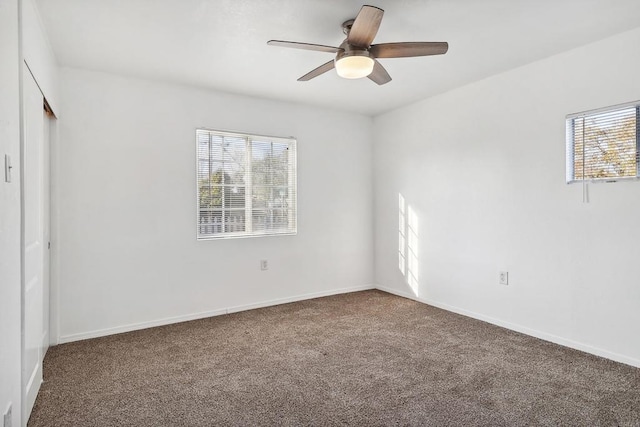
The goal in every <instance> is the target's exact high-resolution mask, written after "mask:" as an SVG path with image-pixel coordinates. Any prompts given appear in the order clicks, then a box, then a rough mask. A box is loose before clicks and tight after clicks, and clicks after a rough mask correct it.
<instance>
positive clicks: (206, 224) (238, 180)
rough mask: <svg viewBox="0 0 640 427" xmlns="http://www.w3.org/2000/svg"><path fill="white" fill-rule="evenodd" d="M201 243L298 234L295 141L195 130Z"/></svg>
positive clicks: (199, 236)
mask: <svg viewBox="0 0 640 427" xmlns="http://www.w3.org/2000/svg"><path fill="white" fill-rule="evenodd" d="M196 151H197V157H198V159H197V161H198V164H197V174H198V176H197V181H198V182H197V191H198V219H197V222H198V223H197V229H198V239H212V238H225V237H246V236H263V235H276V234H295V233H296V232H297V225H296V222H297V218H296V141H295V139H292V138H274V137H267V136H257V135H246V134H240V133H229V132H220V131H213V130H205V129H198V130H196Z"/></svg>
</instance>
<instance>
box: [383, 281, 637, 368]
mask: <svg viewBox="0 0 640 427" xmlns="http://www.w3.org/2000/svg"><path fill="white" fill-rule="evenodd" d="M376 289H378V290H381V291H383V292H387V293H390V294H394V295H398V296H401V297H404V298H408V299H412V300H414V301H418V302H421V303H423V304H428V305H432V306H434V307H438V308H441V309H443V310H447V311H451V312H453V313H457V314H461V315H463V316H467V317H471V318H473V319H478V320H482V321H483V322H487V323H491V324H493V325H496V326H500V327H503V328H506V329H510V330H512V331H516V332H520V333H522V334H525V335H529V336H532V337H535V338H540V339H542V340H545V341H549V342H552V343H554V344H559V345H562V346H565V347H569V348H572V349H574V350H580V351H584V352H585V353H589V354H593V355H595V356H600V357H604V358H605V359H610V360H613V361H615V362H620V363H624V364H627V365H631V366H635V367H637V368H640V360H639V359H635V358H633V357H628V356H625V355H622V354H618V353H613V352H611V351H607V350H603V349H601V348H597V347H593V346H590V345H587V344H583V343H580V342H577V341H573V340H570V339H567V338H563V337H560V336H557V335H553V334H549V333H546V332H542V331H538V330H536V329H531V328H528V327H526V326H521V325H518V324H516V323H511V322H506V321H504V320H500V319H496V318H494V317H490V316H485V315H484V314H480V313H476V312H473V311H469V310H465V309H463V308H459V307H455V306H452V305H449V304H444V303H441V302H439V301H434V300H431V299H425V298H420V297H417V296H415V295H412V294H410V293H408V292H403V291H399V290H396V289H392V288H387V287H385V286H380V285H376Z"/></svg>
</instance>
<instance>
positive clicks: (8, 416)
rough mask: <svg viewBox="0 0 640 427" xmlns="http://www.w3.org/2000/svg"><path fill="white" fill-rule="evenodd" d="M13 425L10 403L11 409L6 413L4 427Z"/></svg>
mask: <svg viewBox="0 0 640 427" xmlns="http://www.w3.org/2000/svg"><path fill="white" fill-rule="evenodd" d="M12 423H13V421H12V417H11V403H9V408H8V409H7V412H5V413H4V423H3V427H11V425H12Z"/></svg>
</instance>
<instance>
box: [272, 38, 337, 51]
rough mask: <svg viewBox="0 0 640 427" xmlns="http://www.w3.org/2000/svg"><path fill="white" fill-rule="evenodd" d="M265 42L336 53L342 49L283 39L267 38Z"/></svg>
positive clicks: (273, 44)
mask: <svg viewBox="0 0 640 427" xmlns="http://www.w3.org/2000/svg"><path fill="white" fill-rule="evenodd" d="M267 44H268V45H269V46H282V47H292V48H294V49H304V50H318V51H320V52H329V53H337V52H340V51H341V50H342V49H340V48H339V47H333V46H325V45H322V44H312V43H300V42H289V41H285V40H269V41H268V42H267Z"/></svg>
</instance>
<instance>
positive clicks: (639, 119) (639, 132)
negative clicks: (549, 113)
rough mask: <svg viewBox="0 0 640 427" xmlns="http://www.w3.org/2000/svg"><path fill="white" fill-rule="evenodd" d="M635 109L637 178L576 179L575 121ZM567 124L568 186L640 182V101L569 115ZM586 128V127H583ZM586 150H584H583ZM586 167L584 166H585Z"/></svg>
mask: <svg viewBox="0 0 640 427" xmlns="http://www.w3.org/2000/svg"><path fill="white" fill-rule="evenodd" d="M631 108H633V109H635V113H636V114H635V116H636V117H635V125H636V148H635V150H636V153H635V159H636V176H623V177H605V178H586V179H585V178H579V177H576V170H575V138H574V135H575V132H574V129H575V121H576V119H587V118H589V117H592V116H597V115H600V114H606V113H614V112H617V111H621V110H627V109H631ZM565 123H566V137H565V148H566V182H567V184H574V183H586V182H591V183H603V182H618V181H639V180H640V100H639V101H633V102H626V103H623V104H617V105H612V106H608V107H602V108H597V109H594V110H588V111H582V112H580V113H573V114H568V115H567V116H566V119H565ZM583 126H584V125H583ZM583 149H584V148H583ZM583 167H584V166H583Z"/></svg>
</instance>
